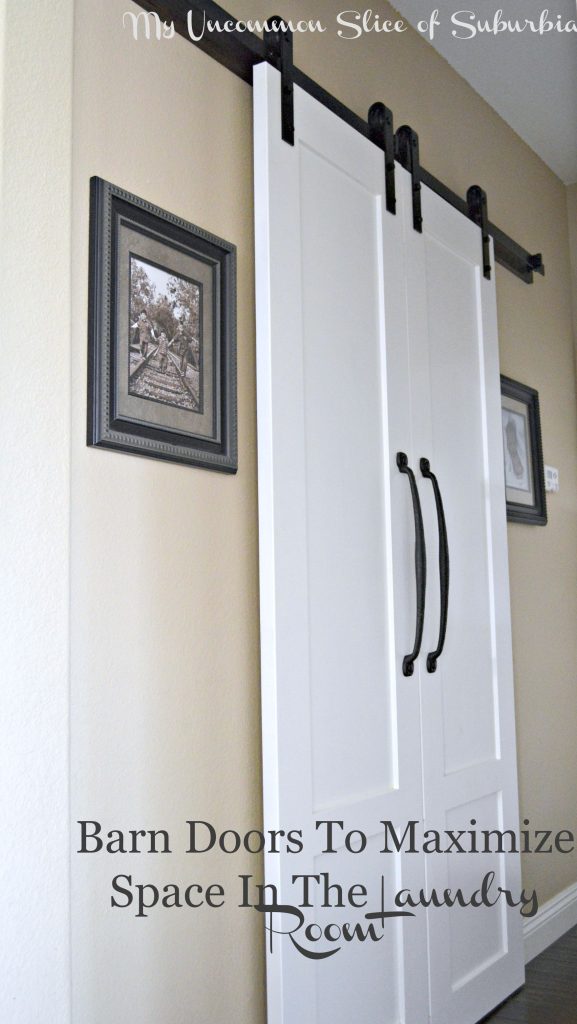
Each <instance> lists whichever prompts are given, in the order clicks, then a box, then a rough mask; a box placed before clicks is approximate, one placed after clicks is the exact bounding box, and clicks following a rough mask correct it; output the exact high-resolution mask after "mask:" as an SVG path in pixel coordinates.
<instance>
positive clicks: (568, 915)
mask: <svg viewBox="0 0 577 1024" xmlns="http://www.w3.org/2000/svg"><path fill="white" fill-rule="evenodd" d="M575 925H577V884H576V885H570V886H569V888H568V889H564V890H563V892H560V893H559V895H558V896H554V897H553V899H552V900H548V901H547V903H544V904H543V906H542V907H539V910H538V911H537V913H536V914H535V917H531V918H529V919H528V920H527V921H524V922H523V939H524V942H525V963H526V964H528V963H529V961H530V960H533V958H534V957H536V956H538V955H539V953H542V952H543V950H544V949H547V946H550V945H551V944H552V943H553V942H556V941H557V939H560V938H561V936H562V935H564V934H565V932H568V931H569V929H570V928H573V927H574V926H575Z"/></svg>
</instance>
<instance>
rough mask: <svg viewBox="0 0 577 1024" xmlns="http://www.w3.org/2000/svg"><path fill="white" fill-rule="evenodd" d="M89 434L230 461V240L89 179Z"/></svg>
mask: <svg viewBox="0 0 577 1024" xmlns="http://www.w3.org/2000/svg"><path fill="white" fill-rule="evenodd" d="M90 213H91V222H90V281H89V364H88V365H89V371H88V444H89V445H95V446H98V447H104V448H111V449H115V450H117V451H123V452H129V453H132V454H137V455H147V456H151V457H153V458H159V459H167V460H169V461H172V462H181V463H185V464H188V465H193V466H203V467H206V468H209V469H218V470H223V471H225V472H235V471H236V468H237V440H236V351H235V341H236V339H235V330H236V309H235V305H236V250H235V246H234V245H232V244H231V243H230V242H225V241H224V240H223V239H221V238H217V237H216V236H215V235H211V234H209V233H208V232H207V231H204V230H203V229H201V228H199V227H197V226H196V225H193V224H190V223H188V222H186V221H184V220H182V219H180V218H179V217H177V216H175V215H173V214H171V213H168V212H167V211H166V210H161V209H159V208H158V207H155V206H153V205H152V204H151V203H149V202H146V201H145V200H143V199H140V198H138V197H137V196H134V195H132V194H130V193H128V192H125V191H124V190H123V189H120V188H117V187H116V186H114V185H111V184H110V183H109V182H106V181H103V180H102V179H100V178H93V179H92V181H91V211H90Z"/></svg>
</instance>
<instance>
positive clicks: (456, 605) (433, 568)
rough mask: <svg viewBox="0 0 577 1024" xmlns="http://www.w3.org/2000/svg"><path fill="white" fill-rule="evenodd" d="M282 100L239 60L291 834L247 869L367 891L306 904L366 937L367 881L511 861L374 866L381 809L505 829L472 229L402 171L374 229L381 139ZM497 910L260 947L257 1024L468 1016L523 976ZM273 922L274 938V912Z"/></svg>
mask: <svg viewBox="0 0 577 1024" xmlns="http://www.w3.org/2000/svg"><path fill="white" fill-rule="evenodd" d="M280 97H281V90H280V75H279V73H278V72H277V71H276V70H274V69H273V68H271V67H270V66H269V65H266V64H263V65H259V66H258V67H255V69H254V103H255V143H254V144H255V211H256V279H257V280H256V284H257V370H258V443H259V524H260V593H261V671H262V707H263V766H264V816H265V828H266V829H276V828H284V829H291V828H294V829H302V830H303V842H304V849H303V851H302V853H300V854H294V853H291V854H289V853H286V854H282V853H281V854H278V853H271V854H269V855H267V857H266V860H265V872H266V881H267V882H268V883H272V884H274V885H276V886H277V890H278V899H279V902H280V903H286V904H295V903H299V902H300V901H301V897H302V889H301V888H299V885H298V884H297V885H296V886H295V884H294V883H293V878H294V876H295V875H303V874H315V875H322V873H324V872H328V873H329V875H330V880H331V882H337V883H339V884H341V885H342V886H343V887H346V886H347V885H352V884H354V883H362V884H364V885H365V886H366V888H367V890H368V893H369V899H368V904H369V905H368V906H365V907H364V908H359V909H357V910H355V909H353V908H351V907H350V906H347V907H345V908H344V909H341V908H337V907H330V908H327V909H319V908H318V907H311V908H310V909H307V910H306V911H304V913H305V916H306V921H307V923H311V922H315V923H316V924H318V925H321V926H323V925H325V924H327V923H329V922H331V923H335V924H341V925H342V923H343V922H348V923H349V924H351V925H354V924H355V923H359V922H360V923H362V924H364V926H365V927H366V924H367V922H366V919H365V917H364V914H365V912H366V911H367V910H371V911H373V910H378V909H379V908H380V898H381V887H382V891H383V899H384V905H385V908H386V909H389V910H391V909H394V897H395V893H396V892H397V891H398V890H400V889H407V888H408V889H411V890H412V891H413V892H416V893H418V892H419V890H420V889H421V888H422V887H425V888H427V887H431V886H433V885H435V886H436V887H439V888H441V889H443V888H445V887H447V886H450V887H451V888H455V887H457V886H458V885H462V887H463V889H464V891H465V892H470V891H471V890H472V885H473V888H475V887H478V885H479V882H480V879H481V877H482V875H483V874H484V873H485V872H486V871H489V870H495V872H496V879H497V881H496V884H502V885H505V884H507V885H508V886H509V887H510V888H512V889H513V890H515V889H517V890H518V889H519V884H520V882H519V871H518V859H516V858H514V857H513V858H510V857H507V858H505V857H504V856H501V857H499V856H492V857H491V856H489V857H488V858H483V857H479V858H475V857H472V856H463V857H460V858H459V857H455V856H445V857H441V856H430V857H428V858H426V857H422V856H418V855H407V854H396V853H388V854H385V855H383V853H382V852H380V851H381V850H382V847H383V842H384V833H383V826H382V825H381V824H380V823H381V822H382V821H383V820H385V821H391V822H392V823H393V824H394V825H395V827H396V828H398V829H404V827H405V826H406V824H407V822H408V821H411V820H417V821H425V822H426V826H428V827H431V828H436V829H441V830H442V829H451V828H457V827H459V828H461V827H465V825H464V824H463V822H465V823H466V826H467V827H471V826H470V824H469V823H470V820H471V819H472V818H473V819H476V820H477V822H478V828H479V829H482V828H496V827H499V826H500V825H501V824H502V827H516V825H517V805H516V780H515V747H514V718H513V702H512V679H511V654H510V640H509V612H508V584H507V551H506V535H505V517H504V507H505V506H504V494H503V481H502V469H501V470H500V473H499V467H500V466H501V461H500V459H501V455H500V435H499V423H500V415H499V383H498V363H497V336H496V321H495V303H494V288H493V285H492V284H491V283H489V282H486V281H485V280H484V279H483V278H482V271H481V269H480V267H479V263H480V253H481V243H480V237H479V231H478V229H477V228H475V227H474V225H472V224H471V223H470V222H468V221H467V220H466V219H465V218H464V217H462V216H461V215H459V214H457V213H456V212H455V211H454V210H452V208H450V207H448V206H447V205H446V204H444V203H443V202H442V201H441V200H440V199H438V197H436V196H434V195H433V194H432V193H430V192H429V191H428V190H427V189H423V214H424V233H423V235H420V234H418V233H416V232H415V231H414V230H413V228H412V209H411V189H410V179H409V177H408V175H407V174H406V172H404V171H403V170H402V169H400V168H398V167H397V172H396V178H397V195H398V202H397V215H396V216H392V215H391V214H389V213H387V212H386V209H385V198H384V158H383V154H382V153H381V152H380V150H378V149H377V148H376V147H375V146H373V145H372V144H371V143H370V142H369V141H368V140H366V139H365V138H363V137H362V136H361V135H360V134H359V133H357V132H355V131H354V130H353V129H352V128H350V127H349V126H348V125H346V124H345V123H343V122H342V121H341V120H340V119H338V118H337V117H336V116H335V115H334V114H332V113H331V112H330V111H328V110H327V109H326V108H325V107H323V106H322V105H320V104H319V103H317V102H316V101H315V100H313V99H312V98H311V97H309V96H308V95H307V94H305V93H303V92H302V91H301V90H300V89H299V88H298V87H295V145H294V147H292V146H288V145H287V144H286V143H284V142H283V141H282V139H281V111H280ZM486 396H487V397H486ZM400 451H402V452H404V453H406V455H407V458H408V461H409V465H410V466H411V467H412V469H413V470H414V472H415V477H416V483H417V488H418V493H419V494H420V497H421V503H422V508H423V515H424V533H425V542H426V548H427V560H428V585H427V591H426V614H425V620H424V635H423V646H422V651H421V655H420V657H419V658H418V659H417V661H416V663H415V671H414V674H413V675H411V676H405V675H403V672H402V664H403V657H404V656H405V655H406V654H407V653H409V652H410V651H411V649H412V647H413V641H414V637H415V621H416V588H415V525H414V515H413V503H412V499H411V492H410V488H409V480H408V478H407V476H406V475H405V474H402V473H400V472H399V469H398V468H397V453H398V452H400ZM422 457H426V458H428V459H429V460H430V464H431V469H432V470H433V472H434V473H435V474H436V476H437V478H438V481H439V485H440V487H441V491H442V494H443V500H444V503H445V513H446V519H447V531H448V537H449V549H450V560H451V562H450V565H451V568H450V574H451V575H450V594H449V619H448V629H447V638H446V645H445V650H444V651H443V654H442V655H441V657H440V659H439V663H438V667H437V671H436V672H434V673H430V672H428V671H427V667H426V654H427V652H428V651H432V650H434V649H435V647H436V645H437V636H438V631H439V614H440V605H439V595H438V590H439V577H438V568H437V558H438V548H437V537H438V528H437V515H436V509H435V503H434V500H433V495H432V487H431V481H430V480H427V479H425V478H424V477H422V476H421V472H420V470H419V461H420V459H421V458H422ZM329 819H330V820H332V821H343V822H344V825H345V831H346V830H348V829H359V830H362V831H363V832H364V833H365V834H366V835H367V836H368V844H367V848H366V849H365V850H364V851H363V852H362V853H361V854H357V853H355V852H351V851H347V850H346V849H344V847H343V845H342V843H343V839H342V836H341V835H340V833H339V831H338V830H337V832H336V833H335V836H336V838H335V848H338V852H336V853H328V852H323V839H324V838H325V832H324V831H323V830H322V829H321V830H320V831H319V830H317V829H315V822H317V821H322V820H329ZM381 880H382V881H381ZM473 883H474V884H473ZM315 898H316V896H315ZM515 914H516V912H513V914H510V915H509V916H507V915H506V913H505V912H504V911H502V910H501V908H496V909H494V910H492V911H488V912H487V913H486V914H485V913H484V912H482V911H479V910H476V911H471V912H469V911H465V910H462V909H456V910H454V911H452V912H448V911H443V910H439V909H437V910H434V911H431V912H430V913H429V914H428V915H426V914H425V912H424V911H423V910H419V911H417V912H416V915H415V917H409V918H406V919H403V918H396V919H391V920H389V921H387V922H386V923H385V926H384V929H382V930H384V936H383V939H382V941H379V942H374V943H370V942H365V943H362V944H361V943H358V942H357V943H355V942H350V943H341V947H342V948H341V949H340V950H339V952H338V953H336V954H335V955H334V956H332V957H330V958H328V959H326V960H320V961H315V960H312V959H308V958H307V957H305V956H303V955H302V953H300V952H299V951H298V950H297V949H296V948H295V947H294V944H293V943H292V941H291V940H290V938H287V937H286V936H284V937H282V938H281V936H280V935H276V934H272V935H270V934H269V935H268V936H267V945H268V947H269V951H268V957H267V987H268V1012H269V1024H350V1022H351V1021H353V1020H354V1021H355V1024H357V1022H358V1024H426V1022H428V1021H432V1022H433V1024H474V1022H475V1021H476V1020H478V1019H479V1017H480V1016H481V1015H482V1013H486V1012H487V1010H488V1009H490V1007H491V1005H494V1004H495V1003H496V1002H497V1001H498V1000H499V999H500V998H505V996H506V995H507V994H509V993H510V992H511V991H512V990H513V989H514V988H516V987H518V986H519V984H521V982H522V966H521V964H522V958H521V942H520V937H521V932H520V919H519V918H518V914H517V916H515ZM277 927H278V928H279V930H282V929H285V930H288V928H289V927H290V924H289V923H288V922H287V920H284V921H282V920H281V918H280V915H279V918H278V920H277ZM295 938H296V939H298V941H300V942H302V943H303V945H305V946H307V947H308V948H310V949H313V948H314V949H316V950H317V951H318V950H320V949H326V948H327V942H325V941H323V942H319V943H317V944H316V946H315V944H314V943H310V942H308V943H307V940H306V938H305V936H304V930H303V931H300V932H299V933H298V935H295ZM487 992H489V993H490V995H489V996H487ZM487 999H488V1000H489V1005H487V1006H486V1008H485V1009H483V1007H485V1005H486V1004H487ZM491 1000H492V1002H491Z"/></svg>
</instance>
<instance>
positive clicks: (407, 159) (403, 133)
mask: <svg viewBox="0 0 577 1024" xmlns="http://www.w3.org/2000/svg"><path fill="white" fill-rule="evenodd" d="M395 154H396V157H397V160H398V161H399V163H400V164H401V166H402V167H404V168H405V170H406V171H408V172H409V174H410V175H411V189H412V193H413V227H414V229H415V231H419V232H422V230H423V217H422V214H421V165H420V162H419V136H418V135H417V133H416V132H415V131H413V129H412V128H411V126H410V125H408V124H403V125H401V127H400V128H398V129H397V131H396V132H395Z"/></svg>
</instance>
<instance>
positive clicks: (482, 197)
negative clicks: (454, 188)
mask: <svg viewBox="0 0 577 1024" xmlns="http://www.w3.org/2000/svg"><path fill="white" fill-rule="evenodd" d="M467 206H468V207H469V217H470V218H471V220H473V221H474V222H475V224H478V225H479V227H480V228H481V238H482V240H483V275H484V276H485V277H486V278H487V280H490V279H491V243H490V239H489V215H488V213H487V193H486V192H484V191H483V189H482V188H481V187H480V185H471V187H470V189H468V190H467Z"/></svg>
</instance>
